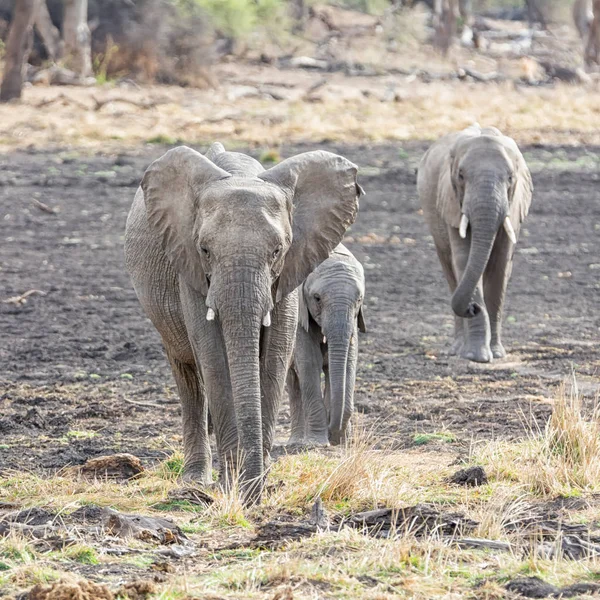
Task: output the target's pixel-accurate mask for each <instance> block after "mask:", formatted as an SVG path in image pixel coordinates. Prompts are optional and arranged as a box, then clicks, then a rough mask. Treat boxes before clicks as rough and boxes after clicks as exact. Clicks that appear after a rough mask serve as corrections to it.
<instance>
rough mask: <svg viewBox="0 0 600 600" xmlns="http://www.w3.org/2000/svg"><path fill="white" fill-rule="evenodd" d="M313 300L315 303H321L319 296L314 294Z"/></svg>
mask: <svg viewBox="0 0 600 600" xmlns="http://www.w3.org/2000/svg"><path fill="white" fill-rule="evenodd" d="M313 298H314V299H315V302H321V296H320V295H319V294H314V296H313Z"/></svg>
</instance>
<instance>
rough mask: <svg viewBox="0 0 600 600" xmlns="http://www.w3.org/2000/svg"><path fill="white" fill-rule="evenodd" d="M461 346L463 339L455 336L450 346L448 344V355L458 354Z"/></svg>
mask: <svg viewBox="0 0 600 600" xmlns="http://www.w3.org/2000/svg"><path fill="white" fill-rule="evenodd" d="M462 347H463V339H462V337H459V338H456V339H455V340H454V342H452V346H450V356H457V355H459V354H460V351H461V350H462Z"/></svg>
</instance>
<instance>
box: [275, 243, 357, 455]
mask: <svg viewBox="0 0 600 600" xmlns="http://www.w3.org/2000/svg"><path fill="white" fill-rule="evenodd" d="M364 296H365V276H364V272H363V267H362V265H361V264H360V262H358V260H356V258H355V257H354V255H353V254H352V253H351V252H350V251H349V250H348V249H347V248H345V247H344V246H343V245H342V244H340V245H339V246H338V247H337V248H335V250H334V251H333V252H332V253H331V254H330V256H329V258H328V259H327V260H325V261H324V262H322V263H321V264H320V265H319V266H318V267H317V268H316V269H315V270H314V271H313V272H312V273H311V274H310V275H309V276H308V277H307V279H306V281H305V282H304V283H303V284H302V286H300V288H299V294H298V297H299V301H298V305H299V308H298V323H299V325H300V326H299V327H298V332H297V334H296V347H295V349H294V355H293V359H292V365H291V367H290V370H289V372H288V380H287V388H288V395H289V397H290V410H291V416H292V434H291V436H290V440H289V443H291V444H317V445H328V444H329V442H331V443H332V444H339V443H340V442H341V441H343V439H344V438H345V434H346V429H347V426H348V422H349V420H350V416H351V415H352V410H353V408H354V382H355V379H356V359H357V355H358V336H357V328H358V329H359V330H360V331H362V332H365V331H366V327H365V321H364V317H363V310H362V304H363V299H364ZM321 373H324V374H325V401H324V399H323V393H322V390H321ZM328 413H329V416H328Z"/></svg>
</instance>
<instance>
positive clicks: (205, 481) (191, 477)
mask: <svg viewBox="0 0 600 600" xmlns="http://www.w3.org/2000/svg"><path fill="white" fill-rule="evenodd" d="M182 480H183V482H184V483H191V484H197V485H201V486H203V487H209V486H211V485H212V484H213V478H212V469H206V468H205V467H203V466H199V465H190V466H185V467H184V469H183V476H182Z"/></svg>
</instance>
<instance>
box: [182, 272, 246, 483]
mask: <svg viewBox="0 0 600 600" xmlns="http://www.w3.org/2000/svg"><path fill="white" fill-rule="evenodd" d="M180 290H181V299H182V305H183V308H184V311H183V312H184V318H185V325H186V329H187V334H188V338H189V340H190V344H191V346H192V350H193V353H194V357H195V360H196V363H197V364H198V365H200V366H201V377H202V382H203V384H204V390H205V395H206V399H207V405H208V409H209V410H210V417H211V421H212V426H213V431H214V434H215V438H216V442H217V449H218V452H219V468H220V473H219V480H220V482H221V484H224V485H226V486H228V485H229V484H231V483H232V482H233V481H234V480H235V479H234V478H235V476H236V471H237V466H238V462H239V459H240V456H239V439H238V430H237V421H236V416H235V410H234V406H233V395H232V392H231V380H230V377H229V365H228V363H227V357H226V354H225V343H224V341H223V334H222V332H221V326H220V325H219V323H218V322H217V321H207V320H206V310H207V309H206V305H205V299H204V298H203V297H202V296H201V295H200V294H199V293H197V292H195V291H194V290H192V289H191V288H189V286H187V285H184V284H182V285H181V286H180ZM198 313H199V315H198ZM185 422H186V421H185V418H184V428H185Z"/></svg>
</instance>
